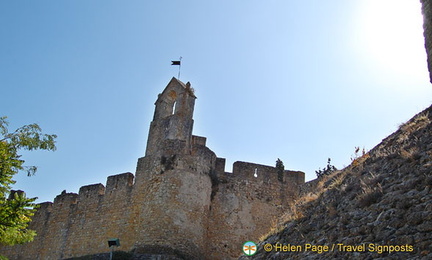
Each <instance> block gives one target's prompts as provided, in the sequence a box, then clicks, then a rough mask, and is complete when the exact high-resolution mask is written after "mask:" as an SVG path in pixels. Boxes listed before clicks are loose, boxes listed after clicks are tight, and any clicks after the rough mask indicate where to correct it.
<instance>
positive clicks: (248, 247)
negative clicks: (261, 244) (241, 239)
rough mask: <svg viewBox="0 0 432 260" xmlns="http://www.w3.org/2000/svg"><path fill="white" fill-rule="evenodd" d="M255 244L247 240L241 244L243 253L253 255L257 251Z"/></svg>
mask: <svg viewBox="0 0 432 260" xmlns="http://www.w3.org/2000/svg"><path fill="white" fill-rule="evenodd" d="M257 249H258V248H257V245H256V244H255V243H254V242H252V241H247V242H246V243H244V244H243V253H244V254H245V255H248V256H249V255H254V254H256V252H257Z"/></svg>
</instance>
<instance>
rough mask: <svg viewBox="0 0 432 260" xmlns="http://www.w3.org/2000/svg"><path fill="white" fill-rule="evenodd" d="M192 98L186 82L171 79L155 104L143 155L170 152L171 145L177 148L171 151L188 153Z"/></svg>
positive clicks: (194, 97) (189, 87) (192, 95)
mask: <svg viewBox="0 0 432 260" xmlns="http://www.w3.org/2000/svg"><path fill="white" fill-rule="evenodd" d="M195 99H196V96H195V94H194V92H193V89H192V88H191V86H190V83H189V82H188V83H186V84H184V83H183V82H181V81H180V80H178V79H176V78H174V77H173V78H172V79H171V81H170V82H169V83H168V85H167V86H166V88H165V89H164V91H163V92H162V93H161V94H159V96H158V99H157V100H156V103H155V106H156V107H155V112H154V116H153V121H152V122H151V124H150V130H149V136H148V140H147V149H146V154H145V155H146V156H149V155H162V154H164V155H166V154H171V153H172V152H174V151H170V150H171V148H174V147H172V146H175V148H176V150H177V151H175V153H178V152H179V151H180V152H181V153H185V154H187V153H189V152H190V150H191V139H192V128H193V119H192V117H193V111H194V106H195ZM170 147H171V148H170Z"/></svg>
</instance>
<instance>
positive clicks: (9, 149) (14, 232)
mask: <svg viewBox="0 0 432 260" xmlns="http://www.w3.org/2000/svg"><path fill="white" fill-rule="evenodd" d="M56 138H57V136H56V135H48V134H42V129H41V128H40V127H39V126H38V125H37V124H30V125H25V126H22V127H20V128H18V129H17V130H15V131H14V132H11V133H9V131H8V122H7V121H6V117H0V244H4V245H15V244H23V243H26V242H30V241H32V240H33V238H34V236H35V235H36V232H35V231H34V230H29V229H28V223H29V222H30V220H31V217H32V216H33V215H34V212H35V211H36V207H37V205H36V204H35V203H34V201H35V200H36V199H37V198H27V197H26V195H25V193H24V192H22V191H17V192H16V191H11V185H13V184H14V183H15V181H14V180H13V176H14V175H15V174H17V173H18V172H20V171H26V172H27V175H29V176H31V175H33V174H35V172H36V170H37V167H36V166H24V165H23V164H24V162H25V161H24V160H22V159H21V155H20V154H19V152H20V151H22V150H29V151H32V150H48V151H54V150H55V149H56V146H55V139H56ZM0 259H1V256H0Z"/></svg>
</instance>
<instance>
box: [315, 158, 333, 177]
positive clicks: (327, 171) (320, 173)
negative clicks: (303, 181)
mask: <svg viewBox="0 0 432 260" xmlns="http://www.w3.org/2000/svg"><path fill="white" fill-rule="evenodd" d="M335 171H337V168H336V167H335V166H333V165H331V159H330V158H328V160H327V166H326V167H325V168H324V169H322V170H321V168H319V169H318V171H315V173H316V175H317V177H318V178H321V177H323V176H324V175H329V174H331V173H333V172H335Z"/></svg>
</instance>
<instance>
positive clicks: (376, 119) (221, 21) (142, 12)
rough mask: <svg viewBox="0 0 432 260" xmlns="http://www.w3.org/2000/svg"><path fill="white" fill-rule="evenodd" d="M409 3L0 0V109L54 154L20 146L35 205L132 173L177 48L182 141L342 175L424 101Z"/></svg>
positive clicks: (424, 79)
mask: <svg viewBox="0 0 432 260" xmlns="http://www.w3.org/2000/svg"><path fill="white" fill-rule="evenodd" d="M420 14H421V10H420V3H419V1H418V0H350V1H346V0H326V1H318V0H312V1H291V0H270V1H263V0H259V1H258V0H248V1H240V0H236V1H232V0H229V1H227V0H225V1H198V0H196V1H190V0H183V1H168V0H158V1H108V0H103V1H102V0H100V1H98V0H92V1H88V0H75V1H54V0H52V1H46V0H40V1H0V36H1V41H0V87H1V103H0V115H6V116H8V117H9V121H10V123H11V127H10V128H11V130H13V129H15V128H17V127H19V126H21V125H24V124H29V123H38V124H39V125H40V126H41V127H42V128H43V130H44V132H46V133H55V134H57V135H58V136H59V137H58V143H57V147H58V149H57V151H55V152H32V153H25V154H24V159H26V161H27V164H28V165H38V166H39V171H38V173H37V175H36V176H34V177H30V178H28V177H26V176H25V174H24V173H22V174H20V175H19V176H17V177H16V180H17V184H16V185H15V188H16V189H23V190H25V191H26V192H27V194H28V196H31V197H36V196H37V197H39V200H38V201H39V202H42V201H52V200H53V199H54V197H55V196H56V195H58V194H59V193H60V192H61V191H62V190H67V191H68V192H78V190H79V187H80V186H83V185H88V184H93V183H103V184H105V181H106V177H107V176H109V175H113V174H118V173H123V172H128V171H129V172H134V171H135V166H136V161H137V159H138V158H139V157H142V156H144V152H145V144H146V140H147V134H148V128H149V124H150V121H151V119H152V115H153V110H154V102H155V100H156V98H157V94H158V93H160V92H161V91H162V90H163V88H164V87H165V86H166V84H167V83H168V82H169V80H170V79H171V77H173V76H177V72H178V71H177V69H178V67H176V66H170V61H171V60H176V59H178V58H179V57H180V56H182V57H183V63H182V72H181V78H180V79H181V80H182V81H184V82H187V81H190V82H191V84H192V87H193V88H194V89H195V91H196V95H197V97H198V99H197V102H196V105H195V116H194V119H195V127H194V134H196V135H201V136H206V137H207V144H208V146H209V147H210V148H211V149H212V150H213V151H214V152H216V154H217V155H218V156H219V157H225V158H227V164H228V165H227V170H230V168H231V164H232V163H233V162H234V161H237V160H239V161H249V162H256V163H261V164H266V165H274V164H275V161H276V159H277V158H280V159H282V161H283V162H284V164H285V167H286V169H292V170H302V171H305V172H306V178H307V180H310V179H313V178H315V170H317V169H318V168H320V167H321V168H322V167H324V166H325V164H326V162H327V158H328V157H330V158H332V162H333V164H334V165H335V166H336V167H338V168H342V167H343V166H346V165H348V164H349V163H350V156H351V155H352V154H353V152H354V147H355V146H360V147H365V148H366V149H371V148H373V147H374V146H375V145H377V144H378V143H379V142H380V141H381V139H383V138H385V137H386V136H388V135H389V134H391V133H392V132H394V131H395V130H396V129H397V128H398V126H399V124H400V123H402V122H404V121H406V120H408V119H409V118H411V117H412V116H413V115H414V114H416V113H417V112H419V111H421V110H422V109H424V108H426V107H427V106H429V105H430V104H431V103H432V86H431V84H430V83H429V79H428V72H427V67H426V54H425V50H424V40H423V31H422V17H421V15H420Z"/></svg>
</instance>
